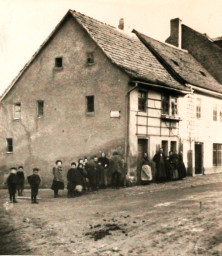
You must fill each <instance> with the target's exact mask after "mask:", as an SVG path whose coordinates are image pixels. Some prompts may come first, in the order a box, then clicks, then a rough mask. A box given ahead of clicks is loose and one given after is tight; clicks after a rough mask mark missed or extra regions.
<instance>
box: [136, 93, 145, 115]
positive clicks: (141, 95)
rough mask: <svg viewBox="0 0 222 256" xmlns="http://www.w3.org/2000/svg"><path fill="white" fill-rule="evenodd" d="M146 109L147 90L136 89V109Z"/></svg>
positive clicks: (142, 110)
mask: <svg viewBox="0 0 222 256" xmlns="http://www.w3.org/2000/svg"><path fill="white" fill-rule="evenodd" d="M146 109H147V92H145V91H141V90H139V91H138V111H141V112H146Z"/></svg>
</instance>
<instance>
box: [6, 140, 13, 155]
mask: <svg viewBox="0 0 222 256" xmlns="http://www.w3.org/2000/svg"><path fill="white" fill-rule="evenodd" d="M6 142H7V153H12V152H13V139H12V138H7V139H6Z"/></svg>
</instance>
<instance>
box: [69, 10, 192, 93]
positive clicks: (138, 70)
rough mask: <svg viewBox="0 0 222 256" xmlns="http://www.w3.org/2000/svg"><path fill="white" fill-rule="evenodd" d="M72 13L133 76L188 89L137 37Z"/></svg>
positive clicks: (118, 63)
mask: <svg viewBox="0 0 222 256" xmlns="http://www.w3.org/2000/svg"><path fill="white" fill-rule="evenodd" d="M71 13H72V15H73V16H74V17H75V18H76V20H77V21H78V22H79V24H80V25H82V26H83V27H84V28H85V30H86V31H87V32H88V33H89V35H90V36H91V37H92V39H93V40H94V41H95V42H96V43H97V45H98V46H99V47H100V48H101V49H102V50H103V52H104V53H105V54H106V56H107V57H108V58H109V59H110V60H111V61H112V62H113V63H114V64H116V65H117V66H119V67H120V68H122V69H123V70H124V71H125V72H127V73H128V74H129V75H130V76H131V77H133V78H138V79H143V80H147V81H149V82H153V83H158V84H165V85H168V86H169V87H173V88H176V89H182V90H186V89H187V88H186V87H185V86H183V85H181V84H180V83H179V82H177V81H176V80H175V79H174V78H173V77H172V76H171V75H170V73H169V72H168V71H167V70H166V69H165V68H164V67H163V66H162V64H161V63H160V62H159V61H158V60H157V59H156V57H155V56H154V55H153V54H152V53H151V52H150V51H149V50H148V49H147V48H146V47H145V46H144V45H143V44H142V43H141V42H140V40H139V39H138V38H136V37H132V36H129V35H127V34H126V33H124V32H122V31H121V30H119V29H117V28H115V27H113V26H110V25H107V24H105V23H103V22H100V21H97V20H95V19H93V18H90V17H88V16H86V15H83V14H81V13H79V12H76V11H71Z"/></svg>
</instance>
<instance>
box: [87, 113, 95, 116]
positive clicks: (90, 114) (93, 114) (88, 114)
mask: <svg viewBox="0 0 222 256" xmlns="http://www.w3.org/2000/svg"><path fill="white" fill-rule="evenodd" d="M86 116H95V112H86Z"/></svg>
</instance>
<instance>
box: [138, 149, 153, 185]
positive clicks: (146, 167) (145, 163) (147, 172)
mask: <svg viewBox="0 0 222 256" xmlns="http://www.w3.org/2000/svg"><path fill="white" fill-rule="evenodd" d="M140 173H141V175H140V179H141V184H142V185H145V184H149V183H150V181H151V180H152V179H153V176H152V170H151V167H150V160H149V159H148V155H147V153H144V155H143V158H142V159H141V162H140Z"/></svg>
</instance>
